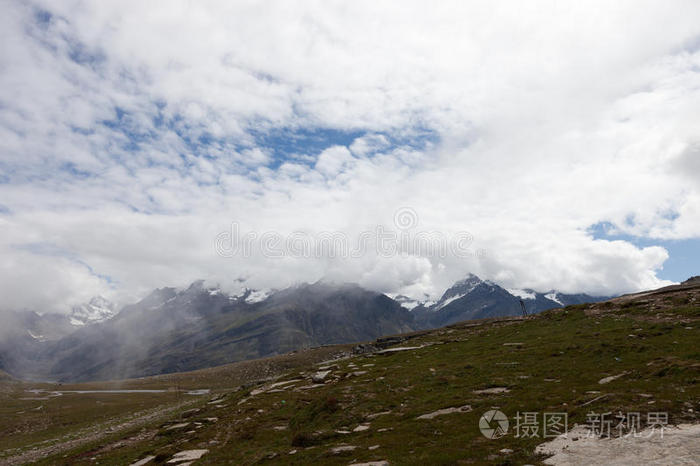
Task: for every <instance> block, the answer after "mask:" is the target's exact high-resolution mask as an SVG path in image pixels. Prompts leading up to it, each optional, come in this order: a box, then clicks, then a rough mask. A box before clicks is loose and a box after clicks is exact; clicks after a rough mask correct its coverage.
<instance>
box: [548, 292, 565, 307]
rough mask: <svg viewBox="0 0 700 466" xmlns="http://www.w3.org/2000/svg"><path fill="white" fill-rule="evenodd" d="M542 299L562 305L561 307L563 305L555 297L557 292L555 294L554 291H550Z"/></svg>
mask: <svg viewBox="0 0 700 466" xmlns="http://www.w3.org/2000/svg"><path fill="white" fill-rule="evenodd" d="M544 297H545V298H547V299H549V300H550V301H554V302H555V303H557V304H559V305H562V306H563V305H564V303H563V302H561V301H560V300H559V298H558V297H557V292H556V291H552V292H551V293H547V294H546V295H544Z"/></svg>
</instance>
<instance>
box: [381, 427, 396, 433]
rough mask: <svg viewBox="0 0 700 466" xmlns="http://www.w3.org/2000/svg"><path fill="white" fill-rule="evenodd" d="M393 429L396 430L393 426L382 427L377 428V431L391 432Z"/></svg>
mask: <svg viewBox="0 0 700 466" xmlns="http://www.w3.org/2000/svg"><path fill="white" fill-rule="evenodd" d="M391 430H394V428H393V427H382V428H381V429H377V432H389V431H391Z"/></svg>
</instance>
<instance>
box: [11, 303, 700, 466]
mask: <svg viewBox="0 0 700 466" xmlns="http://www.w3.org/2000/svg"><path fill="white" fill-rule="evenodd" d="M680 301H681V300H677V304H676V302H675V301H674V304H673V306H676V307H671V308H665V309H663V315H661V316H658V315H657V314H658V313H659V312H660V311H649V310H648V306H644V305H629V306H623V307H621V306H609V305H607V304H603V305H601V306H600V307H599V308H597V309H602V310H605V311H606V312H603V313H601V314H595V315H590V313H589V311H588V305H580V306H571V307H569V308H566V309H565V310H563V311H551V312H545V313H543V314H541V315H539V316H536V317H534V318H530V319H526V320H520V321H517V320H516V321H504V322H499V321H495V322H484V323H482V325H479V326H460V325H455V326H452V327H451V328H445V329H438V330H435V331H433V332H430V333H428V334H426V335H422V336H419V337H417V338H415V339H412V340H410V342H408V343H406V344H407V345H411V346H418V345H427V346H425V347H423V348H421V349H418V350H413V351H404V352H396V353H392V354H386V355H367V356H356V357H353V358H351V359H346V360H343V361H341V362H339V363H338V366H339V367H338V368H337V369H334V370H333V373H332V376H333V377H337V378H333V379H332V380H330V381H329V382H328V383H326V384H325V385H324V386H322V387H319V388H313V389H309V390H306V391H293V390H285V391H282V392H278V393H263V394H259V395H256V396H253V397H251V396H250V391H251V388H252V387H249V388H245V389H239V390H234V389H233V386H231V388H227V389H225V390H223V389H222V391H221V393H222V394H223V395H224V402H223V404H225V405H226V407H224V408H217V407H215V406H214V405H211V404H207V401H208V400H209V398H210V397H205V398H206V399H202V400H200V401H198V402H197V406H198V407H199V408H201V412H199V413H197V414H196V415H194V416H193V417H189V418H187V419H186V420H185V421H189V422H191V423H192V424H191V425H190V427H194V422H201V423H202V426H201V427H200V428H198V429H190V427H188V428H185V429H181V430H172V431H170V430H165V428H166V426H165V425H164V424H163V421H159V422H154V423H152V424H150V425H149V426H147V430H148V431H149V432H152V434H153V436H152V438H148V439H143V440H139V439H136V440H135V441H132V442H126V444H125V445H124V446H122V447H119V448H107V449H106V450H105V449H104V447H105V446H106V445H109V444H110V442H108V441H101V442H95V443H94V444H90V445H84V446H81V447H80V448H77V449H74V450H72V451H70V452H68V454H67V456H66V457H64V455H66V453H65V452H62V453H61V454H60V455H56V456H54V457H49V458H46V459H44V461H43V462H41V463H39V464H95V463H96V461H98V462H99V464H101V465H117V464H128V463H129V462H131V461H135V460H137V459H139V458H143V457H144V456H146V455H148V454H151V455H157V461H156V462H154V463H153V464H158V463H164V462H165V461H166V460H167V459H169V458H170V457H171V456H172V454H174V453H175V452H177V451H180V450H184V449H194V448H207V449H209V450H210V452H209V453H208V454H207V455H206V456H205V457H204V458H203V459H202V460H201V461H200V462H198V463H197V464H259V463H268V464H349V463H350V462H351V461H353V460H357V461H372V460H382V459H384V460H388V461H390V463H391V464H406V465H413V464H415V465H424V464H431V465H439V464H525V463H530V464H537V463H539V462H541V460H542V459H543V458H541V457H539V456H537V455H536V454H535V453H534V451H535V447H536V446H537V445H538V444H539V443H542V441H543V440H542V438H515V437H514V436H513V435H512V430H511V433H510V435H507V436H505V437H503V438H500V439H496V440H489V439H487V438H485V437H484V436H483V435H481V433H480V432H479V429H478V422H479V417H480V416H481V415H482V414H483V413H484V412H486V411H487V410H490V409H499V410H501V411H503V412H504V413H506V415H507V416H508V417H509V419H510V420H511V422H512V421H513V417H514V416H515V415H516V413H517V412H526V411H527V412H538V413H542V412H545V411H546V412H565V413H567V414H568V422H569V426H570V427H571V426H573V425H574V424H575V423H585V421H586V415H587V414H588V413H589V412H596V413H602V412H618V411H621V412H623V413H627V412H640V413H642V414H643V415H644V414H646V413H648V412H652V411H653V412H658V411H662V412H663V411H665V412H668V413H669V421H670V422H671V423H674V424H677V423H686V422H698V415H697V413H698V409H699V408H700V406H698V400H699V399H700V386H699V385H698V382H699V381H700V357H699V356H700V354H699V351H698V341H700V338H699V336H700V335H699V333H698V323H700V308H699V307H698V306H693V305H692V304H688V303H681V302H680ZM504 343H522V345H521V346H514V345H510V346H504ZM317 360H320V359H317ZM312 362H313V361H312V360H308V361H306V360H304V361H301V362H299V363H298V364H297V365H296V366H291V367H289V368H288V374H287V375H286V377H287V378H288V379H291V378H293V377H298V376H299V372H300V371H301V372H302V374H303V376H304V377H307V378H308V374H309V373H310V372H312V371H313V370H314V369H313V366H312ZM349 364H354V365H355V366H357V367H349ZM365 364H370V365H371V366H366V367H363V366H364V365H365ZM358 370H360V371H367V373H366V374H363V375H359V376H351V375H350V374H351V373H353V372H355V371H358ZM224 372H225V371H223V370H222V369H216V370H213V369H212V370H209V372H207V371H199V372H198V373H197V374H198V376H197V377H199V379H197V380H199V384H200V386H202V385H207V383H210V384H212V385H213V384H214V383H215V382H216V379H217V377H221V376H222V374H223V373H224ZM622 373H625V375H624V376H622V377H620V378H619V379H616V380H614V381H612V382H610V383H608V384H605V385H601V384H599V383H598V381H599V380H600V379H602V378H603V377H607V376H612V375H618V374H622ZM178 377H179V376H178ZM182 377H183V380H189V379H186V377H193V376H190V375H187V374H183V375H182ZM158 380H161V382H160V383H162V379H158V378H155V379H144V380H143V381H141V382H139V383H140V384H141V385H142V386H145V385H149V386H153V384H157V383H158V382H157V381H158ZM280 380H286V379H280ZM231 382H233V381H231ZM134 383H136V382H134ZM308 383H310V382H308V381H304V382H302V383H299V384H296V386H299V385H304V384H308ZM490 387H506V388H508V390H509V391H508V392H507V393H500V394H493V395H484V394H475V393H474V391H475V390H481V389H485V388H490ZM589 392H592V393H589ZM597 392H600V393H597ZM102 396H104V395H102ZM597 397H602V398H600V399H599V400H597V401H593V402H591V400H594V399H595V398H597ZM245 399H247V401H245V402H242V400H245ZM67 401H68V399H65V400H61V403H63V402H67ZM151 402H152V400H151V401H146V400H144V399H141V398H139V399H134V400H131V401H129V402H128V403H133V406H128V408H127V409H129V410H135V409H141V407H142V405H140V404H139V403H146V404H148V403H151ZM650 402H653V404H650ZM128 403H127V404H128ZM239 403H241V404H239ZM465 404H469V405H471V407H472V408H473V410H472V411H471V412H467V413H456V414H448V415H444V416H439V417H436V418H434V419H431V420H417V419H416V418H417V417H418V416H420V415H422V414H426V413H429V412H432V411H435V410H437V409H441V408H447V407H455V406H462V405H465ZM8 406H9V405H8ZM62 406H63V407H62V408H60V409H64V410H66V411H68V410H69V408H68V406H69V405H62ZM18 408H19V406H13V407H12V408H7V407H6V406H5V405H3V408H2V409H3V410H6V409H7V410H8V411H11V410H12V409H18ZM57 409H59V408H57ZM109 409H110V407H105V409H104V411H99V412H97V411H98V410H96V409H95V410H92V409H88V407H87V405H86V406H85V408H84V410H83V411H82V416H83V417H84V418H85V421H86V422H90V419H95V418H98V419H99V417H100V416H108V415H109V413H110V412H111V411H109ZM691 409H692V411H690V410H691ZM383 411H391V414H387V415H383V416H379V417H376V418H375V419H369V417H368V416H369V415H371V414H373V413H379V412H383ZM92 416H95V418H91V417H92ZM540 416H541V414H540ZM208 417H217V418H218V420H217V421H216V422H208V421H204V419H205V418H208ZM59 419H60V416H59V417H58V418H55V419H54V421H51V422H54V423H56V424H60V422H59ZM175 419H176V418H173V419H171V421H172V422H174V421H175ZM183 422H184V421H183ZM360 423H369V424H370V429H369V430H367V431H364V432H357V433H351V434H340V433H337V432H336V431H338V430H352V429H353V428H355V427H356V426H357V425H359V424H360ZM56 428H57V429H59V430H60V426H57V427H56ZM275 428H280V429H281V428H283V430H276V429H275ZM191 430H195V431H194V433H187V432H191ZM135 434H136V431H132V432H124V433H122V434H121V438H123V439H129V438H131V437H133V436H134V435H135ZM2 437H3V441H6V442H7V441H8V440H6V439H5V435H3V436H2ZM10 437H15V438H14V439H13V440H10V441H9V442H10V444H12V445H17V444H20V443H22V442H26V441H30V440H32V439H31V438H29V437H21V436H20V437H16V436H14V435H11V436H10ZM111 442H112V443H113V442H114V440H112V441H111ZM342 443H346V444H350V445H354V446H357V449H355V450H354V451H352V452H347V453H343V454H340V455H333V454H331V453H330V452H329V451H330V449H331V448H332V447H334V446H337V445H340V444H342ZM374 445H379V447H378V448H376V449H373V450H370V449H369V447H370V446H374ZM503 448H509V449H512V450H513V453H511V454H502V453H500V450H501V449H503ZM294 450H296V453H294V454H290V451H294ZM92 457H95V458H96V460H95V461H93V460H91V458H92Z"/></svg>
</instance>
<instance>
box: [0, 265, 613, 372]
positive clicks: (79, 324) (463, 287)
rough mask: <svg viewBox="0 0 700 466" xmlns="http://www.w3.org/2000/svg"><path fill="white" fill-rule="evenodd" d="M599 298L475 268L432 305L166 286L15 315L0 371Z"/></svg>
mask: <svg viewBox="0 0 700 466" xmlns="http://www.w3.org/2000/svg"><path fill="white" fill-rule="evenodd" d="M521 299H522V302H523V303H524V304H525V307H526V309H527V311H528V313H535V312H540V311H543V310H546V309H551V308H556V307H562V306H564V305H568V304H577V303H581V302H593V301H599V300H602V299H605V298H596V297H592V296H588V295H583V294H581V295H567V294H561V293H557V292H555V291H551V292H548V293H537V292H535V291H533V290H510V291H509V290H506V289H505V288H502V287H500V286H499V285H497V284H495V283H493V282H490V281H484V280H481V279H480V278H479V277H477V276H476V275H469V276H468V277H466V278H465V279H464V280H461V281H459V282H457V283H455V284H454V285H453V286H452V287H450V288H449V289H448V290H446V291H445V293H444V294H443V295H442V297H441V298H440V299H439V300H438V301H437V302H434V303H430V302H423V303H419V302H415V301H411V300H410V299H408V298H405V297H400V296H397V297H394V298H393V299H392V298H391V297H389V296H387V295H385V294H382V293H378V292H374V291H369V290H366V289H363V288H361V287H360V286H358V285H355V284H347V283H344V284H338V283H329V282H323V281H321V282H317V283H314V284H301V285H297V286H293V287H290V288H286V289H283V290H277V291H261V290H257V291H256V290H245V292H243V293H241V294H240V295H237V296H233V295H229V294H226V293H224V292H223V291H221V290H220V289H219V288H211V287H206V286H205V285H204V282H202V281H198V282H195V283H193V284H192V285H190V286H189V287H188V288H186V289H181V290H178V289H175V288H160V289H157V290H154V291H153V292H152V293H151V294H149V295H148V296H146V297H145V298H144V299H142V300H141V301H139V302H138V303H135V304H132V305H128V306H125V307H124V308H122V310H121V311H120V312H118V313H116V312H115V309H114V306H113V305H112V304H111V303H109V302H108V301H106V300H104V299H102V298H95V299H93V300H91V301H90V302H89V303H87V304H85V305H82V306H76V307H74V308H73V309H72V310H71V312H70V313H69V314H68V315H60V314H45V315H39V314H37V313H34V312H26V311H25V312H18V313H13V314H12V318H11V319H9V320H8V325H7V327H8V328H12V329H14V330H13V331H12V332H7V331H6V332H4V335H5V337H2V339H0V370H4V371H6V372H7V373H9V374H11V375H13V376H14V377H17V378H22V379H26V380H54V381H87V380H109V379H122V378H127V377H141V376H146V375H154V374H162V373H172V372H179V371H185V370H192V369H198V368H203V367H211V366H216V365H220V364H225V363H229V362H235V361H240V360H245V359H253V358H259V357H264V356H270V355H275V354H282V353H286V352H289V351H293V350H298V349H302V348H308V347H313V346H320V345H327V344H336V343H348V342H360V341H369V340H374V339H376V338H377V337H380V336H383V335H391V334H396V333H402V332H409V331H412V330H419V329H427V328H435V327H440V326H444V325H449V324H451V323H454V322H458V321H463V320H470V319H480V318H486V317H499V316H508V315H520V314H521V312H522V311H521V304H520V302H521V301H520V300H521Z"/></svg>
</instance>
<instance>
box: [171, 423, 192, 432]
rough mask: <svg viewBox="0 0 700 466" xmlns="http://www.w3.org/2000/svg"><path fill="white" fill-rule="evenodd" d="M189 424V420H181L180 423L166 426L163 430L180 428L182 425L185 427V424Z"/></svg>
mask: <svg viewBox="0 0 700 466" xmlns="http://www.w3.org/2000/svg"><path fill="white" fill-rule="evenodd" d="M189 425H190V423H189V422H181V423H180V424H173V425H171V426H170V427H168V428H167V429H165V430H175V429H182V428H183V427H187V426H189Z"/></svg>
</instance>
